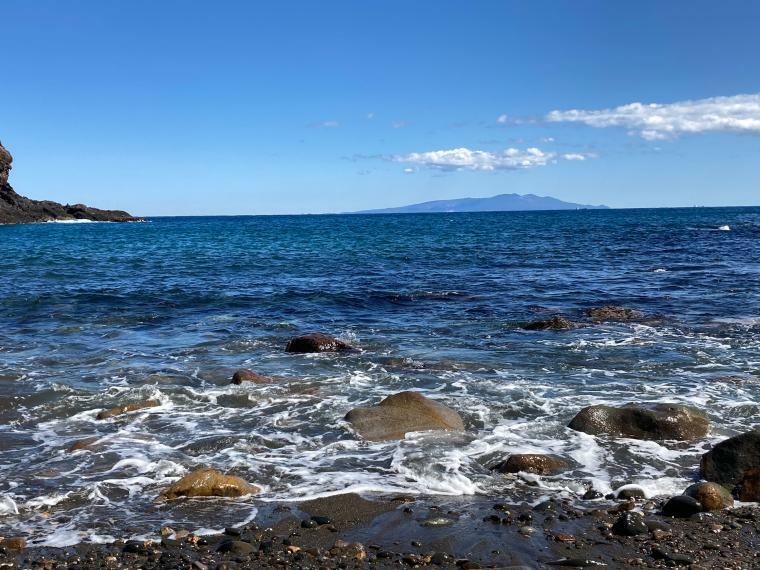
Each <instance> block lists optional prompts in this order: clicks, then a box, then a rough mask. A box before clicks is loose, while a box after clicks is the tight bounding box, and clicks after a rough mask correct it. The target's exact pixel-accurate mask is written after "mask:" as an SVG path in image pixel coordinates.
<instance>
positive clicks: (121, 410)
mask: <svg viewBox="0 0 760 570" xmlns="http://www.w3.org/2000/svg"><path fill="white" fill-rule="evenodd" d="M160 405H161V402H159V401H158V400H145V401H143V402H132V403H131V404H124V405H123V406H116V407H114V408H111V409H110V410H103V411H102V412H98V415H97V416H96V417H97V419H99V420H107V419H109V418H113V417H115V416H121V415H123V414H128V413H129V412H136V411H137V410H144V409H145V408H155V407H156V406H160Z"/></svg>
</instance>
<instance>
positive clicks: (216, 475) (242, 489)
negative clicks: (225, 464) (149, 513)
mask: <svg viewBox="0 0 760 570" xmlns="http://www.w3.org/2000/svg"><path fill="white" fill-rule="evenodd" d="M259 490H260V489H259V488H258V487H256V486H255V485H251V484H250V483H247V482H246V481H244V480H243V479H241V478H240V477H235V476H233V475H224V474H223V473H221V472H220V471H217V470H216V469H211V468H208V467H203V468H201V469H196V470H195V471H193V472H191V473H189V474H187V475H185V476H184V477H182V479H180V480H179V481H177V482H176V483H174V484H173V485H171V486H170V487H169V488H168V489H166V491H164V492H163V493H162V494H161V498H163V499H177V498H179V497H242V496H243V495H255V494H256V493H258V492H259Z"/></svg>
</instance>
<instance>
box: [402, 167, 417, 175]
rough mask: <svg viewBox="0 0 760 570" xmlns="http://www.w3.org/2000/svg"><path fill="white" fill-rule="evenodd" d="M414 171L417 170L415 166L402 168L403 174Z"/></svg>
mask: <svg viewBox="0 0 760 570" xmlns="http://www.w3.org/2000/svg"><path fill="white" fill-rule="evenodd" d="M415 172H417V169H416V168H411V167H407V168H405V169H404V174H414V173H415Z"/></svg>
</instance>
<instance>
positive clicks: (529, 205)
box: [354, 194, 608, 214]
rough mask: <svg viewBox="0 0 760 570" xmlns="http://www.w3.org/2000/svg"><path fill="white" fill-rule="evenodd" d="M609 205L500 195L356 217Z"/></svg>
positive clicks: (423, 203)
mask: <svg viewBox="0 0 760 570" xmlns="http://www.w3.org/2000/svg"><path fill="white" fill-rule="evenodd" d="M607 208H608V207H607V206H589V205H586V204H575V203H573V202H563V201H562V200H558V199H557V198H552V197H550V196H536V195H535V194H524V195H521V194H499V195H498V196H491V197H490V198H459V199H455V200H433V201H432V202H422V203H420V204H412V205H410V206H401V207H399V208H383V209H381V210H363V211H361V212H354V213H356V214H412V213H422V212H516V211H528V210H605V209H607Z"/></svg>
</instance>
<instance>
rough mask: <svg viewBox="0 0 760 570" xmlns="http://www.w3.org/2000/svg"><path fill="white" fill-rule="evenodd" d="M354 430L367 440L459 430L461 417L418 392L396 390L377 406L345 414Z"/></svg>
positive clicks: (461, 424)
mask: <svg viewBox="0 0 760 570" xmlns="http://www.w3.org/2000/svg"><path fill="white" fill-rule="evenodd" d="M346 421H348V422H350V423H351V425H352V426H353V428H354V430H356V432H357V433H358V434H359V435H360V436H362V437H363V438H364V439H367V440H369V441H385V440H389V439H403V438H404V436H405V435H406V434H407V433H409V432H413V431H431V430H463V429H464V422H463V421H462V417H461V416H460V415H459V414H458V413H457V412H456V411H455V410H452V409H451V408H447V407H446V406H444V405H443V404H439V403H438V402H435V401H433V400H430V399H428V398H426V397H425V396H423V395H422V394H420V393H419V392H399V393H398V394H394V395H392V396H388V397H387V398H385V399H384V400H383V401H382V402H380V403H379V404H378V405H377V406H373V407H371V408H355V409H353V410H351V411H350V412H348V414H346Z"/></svg>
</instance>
